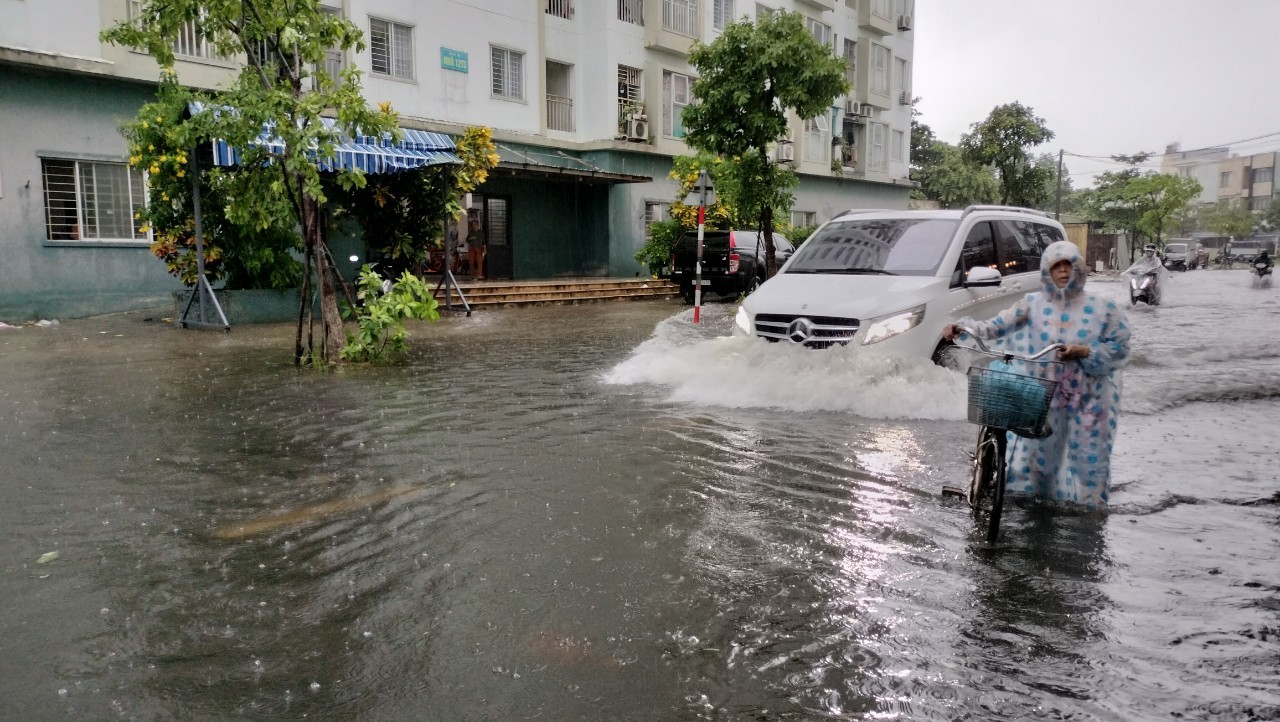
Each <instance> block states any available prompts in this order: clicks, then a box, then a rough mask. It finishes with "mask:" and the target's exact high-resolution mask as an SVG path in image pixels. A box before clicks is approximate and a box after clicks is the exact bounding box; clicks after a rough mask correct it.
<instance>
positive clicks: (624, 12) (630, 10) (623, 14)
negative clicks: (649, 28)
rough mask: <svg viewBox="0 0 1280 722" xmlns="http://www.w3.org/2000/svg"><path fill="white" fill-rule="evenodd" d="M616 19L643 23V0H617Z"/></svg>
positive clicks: (637, 23)
mask: <svg viewBox="0 0 1280 722" xmlns="http://www.w3.org/2000/svg"><path fill="white" fill-rule="evenodd" d="M618 19H619V20H621V21H622V22H624V23H632V24H633V25H644V0H618Z"/></svg>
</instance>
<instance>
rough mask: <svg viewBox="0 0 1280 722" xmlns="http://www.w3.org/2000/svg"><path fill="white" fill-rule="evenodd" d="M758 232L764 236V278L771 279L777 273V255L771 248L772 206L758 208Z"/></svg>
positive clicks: (766, 205)
mask: <svg viewBox="0 0 1280 722" xmlns="http://www.w3.org/2000/svg"><path fill="white" fill-rule="evenodd" d="M760 232H761V233H763V234H764V267H765V278H773V276H774V274H775V273H777V272H778V254H777V253H776V252H775V250H774V247H773V206H770V205H769V204H767V203H766V204H765V205H764V206H763V207H761V208H760Z"/></svg>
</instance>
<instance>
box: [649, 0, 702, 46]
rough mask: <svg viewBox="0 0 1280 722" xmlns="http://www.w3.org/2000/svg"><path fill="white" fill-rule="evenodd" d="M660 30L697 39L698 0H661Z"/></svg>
mask: <svg viewBox="0 0 1280 722" xmlns="http://www.w3.org/2000/svg"><path fill="white" fill-rule="evenodd" d="M654 1H655V2H657V0H654ZM662 29H663V30H670V31H671V32H673V33H680V34H681V35H688V36H689V37H692V38H696V37H698V0H662Z"/></svg>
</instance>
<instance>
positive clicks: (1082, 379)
mask: <svg viewBox="0 0 1280 722" xmlns="http://www.w3.org/2000/svg"><path fill="white" fill-rule="evenodd" d="M1087 275H1088V271H1087V270H1086V269H1085V263H1084V257H1083V256H1082V255H1081V254H1080V251H1079V249H1077V248H1076V247H1075V246H1074V245H1073V244H1071V243H1069V242H1067V241H1058V242H1057V243H1053V244H1051V245H1050V246H1049V247H1048V248H1046V249H1045V252H1044V255H1043V256H1042V257H1041V259H1040V280H1041V283H1042V284H1043V286H1044V290H1043V291H1039V292H1032V293H1028V294H1027V295H1026V296H1024V297H1023V298H1022V299H1021V300H1020V301H1018V303H1017V304H1015V305H1014V306H1013V307H1011V308H1008V309H1006V310H1005V311H1003V312H1001V313H1000V315H998V316H996V317H995V318H993V319H991V320H990V321H973V320H970V319H963V320H961V321H960V323H959V324H957V325H958V326H965V327H968V328H971V329H973V331H974V333H975V334H977V335H978V336H980V337H982V338H984V339H999V340H1000V341H1002V342H1003V345H1004V346H1005V348H1007V349H1008V350H1010V351H1011V352H1013V353H1016V354H1020V355H1031V354H1034V353H1036V352H1038V351H1040V350H1041V349H1043V348H1044V347H1046V346H1049V345H1051V344H1055V343H1061V344H1065V345H1066V346H1067V349H1066V350H1065V351H1063V352H1061V356H1060V358H1061V359H1062V360H1064V361H1066V363H1064V364H1063V368H1062V375H1061V378H1059V383H1058V391H1057V393H1056V394H1055V395H1054V398H1053V402H1052V403H1051V404H1050V407H1049V419H1048V423H1049V426H1050V427H1051V428H1052V429H1053V434H1052V435H1051V436H1049V437H1048V438H1045V439H1024V438H1021V437H1017V436H1014V435H1013V434H1010V435H1009V452H1008V453H1009V457H1008V459H1007V461H1008V477H1007V479H1008V481H1007V484H1006V486H1005V490H1006V491H1007V492H1009V493H1011V494H1033V495H1035V496H1038V497H1041V498H1045V499H1051V500H1055V501H1062V502H1071V503H1074V504H1079V505H1082V506H1084V507H1087V508H1091V509H1093V508H1101V507H1104V506H1106V504H1107V498H1108V496H1109V495H1110V490H1111V447H1112V444H1113V442H1114V440H1115V433H1116V415H1117V414H1118V412H1119V407H1120V383H1119V375H1120V369H1121V368H1123V367H1124V365H1125V364H1126V363H1127V362H1128V360H1129V327H1128V325H1127V324H1126V323H1125V317H1124V311H1123V310H1122V309H1121V308H1120V306H1119V305H1117V304H1116V303H1115V301H1112V300H1111V299H1108V298H1103V297H1102V296H1099V295H1098V294H1095V293H1086V292H1085V290H1084V282H1085V277H1086V276H1087ZM958 333H960V329H959V328H957V326H951V327H949V328H948V329H947V336H948V338H950V337H953V336H954V335H956V334H958Z"/></svg>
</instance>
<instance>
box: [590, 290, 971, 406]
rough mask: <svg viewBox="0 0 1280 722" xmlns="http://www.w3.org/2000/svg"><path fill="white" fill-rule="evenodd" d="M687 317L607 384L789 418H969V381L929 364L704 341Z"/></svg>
mask: <svg viewBox="0 0 1280 722" xmlns="http://www.w3.org/2000/svg"><path fill="white" fill-rule="evenodd" d="M690 325H691V324H689V323H688V319H687V314H680V315H678V316H676V317H673V318H670V319H667V320H665V321H663V322H662V323H660V324H659V325H658V327H657V328H656V329H655V330H654V335H653V336H652V337H651V338H649V339H648V340H646V341H645V342H644V343H642V344H640V345H639V346H638V347H636V349H635V351H633V352H632V354H631V356H630V357H629V358H627V359H626V360H625V361H623V362H622V363H620V364H618V365H617V366H616V367H614V368H613V369H611V370H610V371H608V372H607V373H606V374H605V375H604V377H603V380H604V382H605V383H609V384H617V385H655V386H659V387H662V388H664V389H666V390H667V395H666V397H665V399H664V400H666V401H669V402H673V403H683V404H695V405H700V406H719V407H729V408H776V409H784V410H787V411H837V412H849V413H853V414H857V415H859V416H863V417H867V418H878V419H964V418H965V408H966V393H967V392H966V389H967V386H966V382H965V379H964V376H963V375H961V374H959V373H956V372H954V371H948V370H946V369H942V368H939V367H938V366H935V365H934V364H933V363H932V362H931V361H930V360H928V359H900V358H887V357H882V356H873V355H868V354H862V353H858V351H857V349H854V348H849V347H843V348H831V349H825V350H821V351H816V350H810V349H804V348H801V347H798V346H794V345H792V344H784V343H768V342H766V341H763V340H761V339H756V338H748V337H745V336H717V337H714V338H705V337H702V336H701V333H700V332H697V331H691V330H690V328H689V326H690Z"/></svg>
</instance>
